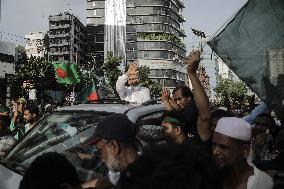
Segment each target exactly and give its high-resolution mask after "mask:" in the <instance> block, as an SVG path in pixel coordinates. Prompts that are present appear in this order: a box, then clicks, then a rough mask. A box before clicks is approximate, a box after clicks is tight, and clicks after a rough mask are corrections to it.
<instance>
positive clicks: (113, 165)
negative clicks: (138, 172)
mask: <svg viewBox="0 0 284 189" xmlns="http://www.w3.org/2000/svg"><path fill="white" fill-rule="evenodd" d="M105 164H106V166H107V167H108V169H109V170H110V171H112V172H120V171H122V165H121V163H120V162H119V160H117V159H116V158H115V157H114V156H113V155H112V154H111V152H110V151H109V150H107V159H106V160H105Z"/></svg>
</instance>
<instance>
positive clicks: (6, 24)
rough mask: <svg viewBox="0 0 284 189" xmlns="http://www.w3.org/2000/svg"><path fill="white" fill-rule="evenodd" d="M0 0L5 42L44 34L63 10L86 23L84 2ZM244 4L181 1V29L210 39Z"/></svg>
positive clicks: (0, 28) (214, 0) (0, 24)
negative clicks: (28, 35) (51, 16)
mask: <svg viewBox="0 0 284 189" xmlns="http://www.w3.org/2000/svg"><path fill="white" fill-rule="evenodd" d="M0 1H2V5H1V21H0V32H2V37H6V38H7V39H9V38H10V37H9V36H11V35H12V34H13V35H16V36H20V37H24V35H25V34H28V33H29V32H36V31H47V30H48V16H49V15H52V14H58V13H60V12H64V11H70V12H73V13H74V14H75V15H77V16H78V17H79V18H80V20H81V22H83V23H84V24H85V23H86V11H85V9H86V0H0ZM246 1H247V0H183V2H184V4H185V6H186V8H185V9H184V11H183V15H184V17H185V18H186V20H187V22H186V23H184V29H185V31H186V33H187V35H189V36H190V35H191V34H190V32H191V30H190V28H195V29H198V30H201V31H204V32H205V34H206V35H207V36H212V35H213V34H214V33H215V32H217V31H218V29H219V28H220V27H221V26H222V25H223V24H224V23H225V22H226V21H227V20H228V19H229V18H230V17H231V16H232V15H234V13H236V11H237V10H239V9H240V8H241V7H242V5H243V4H244V3H245V2H246ZM4 32H5V33H4ZM7 33H9V35H8V34H7ZM7 35H8V36H7ZM16 36H11V37H12V38H13V39H14V38H17V39H18V40H19V39H20V38H18V37H16ZM0 38H1V35H0ZM7 39H6V40H7ZM186 43H190V38H188V39H187V40H186ZM187 45H189V44H187Z"/></svg>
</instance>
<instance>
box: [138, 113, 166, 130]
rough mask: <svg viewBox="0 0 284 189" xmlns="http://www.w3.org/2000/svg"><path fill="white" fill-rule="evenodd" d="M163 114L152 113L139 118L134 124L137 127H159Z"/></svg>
mask: <svg viewBox="0 0 284 189" xmlns="http://www.w3.org/2000/svg"><path fill="white" fill-rule="evenodd" d="M163 112H164V111H160V112H154V113H151V114H148V115H145V116H143V117H141V118H139V119H138V121H137V122H136V125H137V127H140V126H141V125H161V124H162V115H163Z"/></svg>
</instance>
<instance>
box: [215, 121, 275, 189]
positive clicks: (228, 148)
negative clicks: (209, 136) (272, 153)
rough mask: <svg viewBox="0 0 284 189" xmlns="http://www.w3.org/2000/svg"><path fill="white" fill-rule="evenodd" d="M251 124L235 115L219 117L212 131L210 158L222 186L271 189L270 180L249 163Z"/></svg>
mask: <svg viewBox="0 0 284 189" xmlns="http://www.w3.org/2000/svg"><path fill="white" fill-rule="evenodd" d="M250 141H251V125H250V124H249V123H247V122H246V121H244V120H242V119H240V118H236V117H224V118H221V119H220V120H219V121H218V123H217V126H216V129H215V131H214V133H213V147H212V152H213V159H214V161H215V163H216V165H217V167H218V168H219V170H220V173H221V175H222V177H223V187H224V188H225V189H227V188H228V189H242V188H244V189H270V188H272V187H273V181H272V178H271V177H270V176H268V175H267V174H266V173H264V172H262V171H260V170H259V169H257V168H256V167H255V166H254V165H250V164H249V163H248V161H247V158H248V156H249V153H250Z"/></svg>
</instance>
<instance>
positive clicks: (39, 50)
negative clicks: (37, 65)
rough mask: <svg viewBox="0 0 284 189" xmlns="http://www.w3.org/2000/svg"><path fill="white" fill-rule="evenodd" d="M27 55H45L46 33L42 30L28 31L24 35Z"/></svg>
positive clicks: (41, 56) (43, 56)
mask: <svg viewBox="0 0 284 189" xmlns="http://www.w3.org/2000/svg"><path fill="white" fill-rule="evenodd" d="M25 39H26V46H25V50H26V54H27V57H28V58H30V57H38V58H45V57H46V56H47V40H48V38H47V34H45V33H43V32H30V33H29V34H28V35H25Z"/></svg>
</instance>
